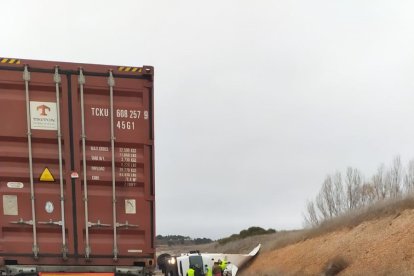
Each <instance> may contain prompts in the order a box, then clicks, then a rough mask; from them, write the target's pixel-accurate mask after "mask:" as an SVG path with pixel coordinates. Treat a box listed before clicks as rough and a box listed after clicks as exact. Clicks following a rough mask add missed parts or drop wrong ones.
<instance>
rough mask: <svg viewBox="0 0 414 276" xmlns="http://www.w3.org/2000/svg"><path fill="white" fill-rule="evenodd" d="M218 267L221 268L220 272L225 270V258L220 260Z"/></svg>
mask: <svg viewBox="0 0 414 276" xmlns="http://www.w3.org/2000/svg"><path fill="white" fill-rule="evenodd" d="M219 262H220V260H219ZM220 268H221V273H224V270H226V268H227V261H226V259H224V260H222V261H221V262H220Z"/></svg>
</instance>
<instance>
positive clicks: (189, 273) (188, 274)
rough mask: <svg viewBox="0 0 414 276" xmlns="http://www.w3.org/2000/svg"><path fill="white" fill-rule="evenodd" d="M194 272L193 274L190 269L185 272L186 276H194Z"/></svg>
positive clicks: (192, 270)
mask: <svg viewBox="0 0 414 276" xmlns="http://www.w3.org/2000/svg"><path fill="white" fill-rule="evenodd" d="M194 272H195V270H194V269H192V268H190V269H188V270H187V276H194Z"/></svg>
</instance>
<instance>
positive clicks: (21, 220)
mask: <svg viewBox="0 0 414 276" xmlns="http://www.w3.org/2000/svg"><path fill="white" fill-rule="evenodd" d="M10 223H12V224H20V225H33V224H34V223H33V220H24V219H23V218H20V219H19V220H17V221H10Z"/></svg>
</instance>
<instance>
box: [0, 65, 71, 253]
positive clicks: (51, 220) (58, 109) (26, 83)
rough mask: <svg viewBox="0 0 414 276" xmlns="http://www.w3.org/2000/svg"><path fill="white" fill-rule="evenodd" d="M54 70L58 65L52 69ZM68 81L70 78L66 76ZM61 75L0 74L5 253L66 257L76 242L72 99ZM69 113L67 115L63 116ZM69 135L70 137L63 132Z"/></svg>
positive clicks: (0, 183)
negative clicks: (70, 175) (69, 198)
mask: <svg viewBox="0 0 414 276" xmlns="http://www.w3.org/2000/svg"><path fill="white" fill-rule="evenodd" d="M51 69H53V68H51ZM63 79H65V77H63ZM61 81H62V77H61V76H60V74H59V71H58V70H57V71H56V75H55V74H54V73H53V72H52V71H51V72H50V73H49V74H45V73H40V72H30V69H29V68H27V67H26V70H25V71H1V74H0V125H1V128H0V194H1V195H0V199H1V201H2V204H1V205H2V212H0V217H1V218H0V221H1V227H0V236H1V243H0V250H1V251H0V252H1V254H2V255H7V254H14V255H21V256H31V257H33V258H34V259H38V258H39V256H40V255H39V254H40V252H41V253H42V254H47V255H51V256H59V257H61V258H62V259H66V258H67V254H68V252H69V251H73V246H71V245H69V244H68V241H69V240H70V236H73V228H72V225H67V224H66V218H67V217H71V213H70V212H71V209H72V206H71V203H70V202H66V203H65V202H64V201H63V195H64V194H65V193H66V194H67V193H68V192H69V191H70V190H68V186H67V184H68V183H67V179H66V175H67V172H68V171H69V168H68V162H67V160H69V159H68V153H69V152H70V148H69V143H68V137H69V136H68V135H67V133H68V123H67V122H68V117H67V115H64V114H68V105H67V102H68V98H67V95H68V94H67V90H66V88H62V85H61ZM62 115H64V116H62ZM62 133H64V134H65V135H62Z"/></svg>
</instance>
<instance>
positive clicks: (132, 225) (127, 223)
mask: <svg viewBox="0 0 414 276" xmlns="http://www.w3.org/2000/svg"><path fill="white" fill-rule="evenodd" d="M138 226H139V225H137V224H131V223H129V222H128V221H125V223H119V222H117V223H116V227H125V228H126V229H128V228H136V227H138Z"/></svg>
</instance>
